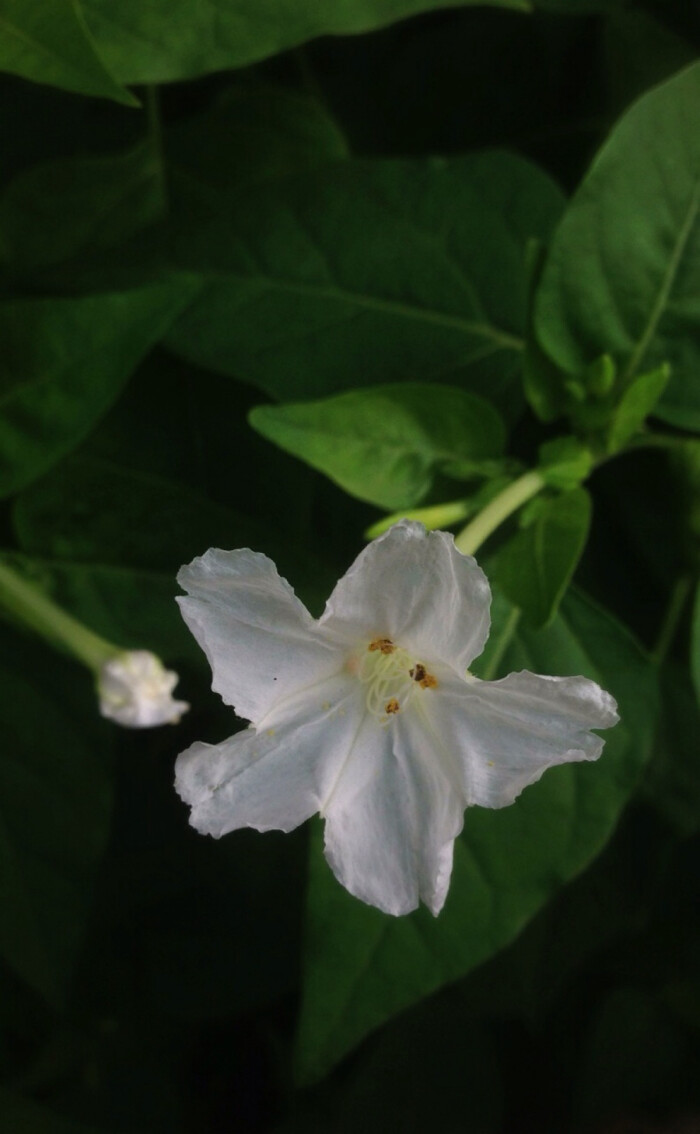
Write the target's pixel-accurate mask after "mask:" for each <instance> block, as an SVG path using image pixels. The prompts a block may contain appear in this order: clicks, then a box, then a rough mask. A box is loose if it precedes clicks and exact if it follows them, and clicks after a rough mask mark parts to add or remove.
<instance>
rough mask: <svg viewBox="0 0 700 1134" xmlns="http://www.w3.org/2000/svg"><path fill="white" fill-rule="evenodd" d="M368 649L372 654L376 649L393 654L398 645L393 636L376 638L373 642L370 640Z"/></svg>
mask: <svg viewBox="0 0 700 1134" xmlns="http://www.w3.org/2000/svg"><path fill="white" fill-rule="evenodd" d="M367 649H368V650H369V652H370V653H371V654H372V653H374V651H375V650H380V651H381V653H383V654H393V652H394V650H395V649H396V646H395V645H394V643H393V642H392V640H391V638H375V639H374V641H373V642H370V644H369V646H368V647H367Z"/></svg>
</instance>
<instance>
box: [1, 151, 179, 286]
mask: <svg viewBox="0 0 700 1134" xmlns="http://www.w3.org/2000/svg"><path fill="white" fill-rule="evenodd" d="M163 207H164V194H163V177H162V167H161V164H160V161H159V156H158V153H157V152H156V150H155V149H154V147H153V146H152V145H151V144H150V143H140V144H139V145H137V146H135V147H133V148H132V149H130V150H128V151H126V152H125V153H119V154H110V155H108V156H105V157H82V158H64V159H62V160H60V161H55V162H50V163H47V164H45V165H39V166H33V167H32V168H31V169H28V170H25V171H23V172H22V173H20V174H19V175H18V176H17V177H15V178H14V180H13V181H11V182H10V184H9V185H8V186H7V187H6V188H5V189H4V191H3V193H2V195H1V196H0V256H1V258H2V260H3V261H4V262H5V263H6V264H7V266H8V268H10V270H14V271H17V270H20V271H26V270H28V269H33V268H45V267H48V266H50V265H53V264H58V263H61V262H62V261H63V260H69V259H72V258H73V257H75V256H78V255H80V254H81V253H83V252H103V251H104V250H105V249H108V248H111V247H112V246H113V245H115V244H119V243H121V242H122V241H124V240H126V239H127V238H128V237H130V236H132V235H133V234H134V233H135V232H138V231H139V230H140V229H142V228H144V227H145V226H146V225H147V224H149V223H150V222H151V221H153V220H154V219H155V218H156V217H157V216H158V215H159V213H160V212H161V211H162V209H163Z"/></svg>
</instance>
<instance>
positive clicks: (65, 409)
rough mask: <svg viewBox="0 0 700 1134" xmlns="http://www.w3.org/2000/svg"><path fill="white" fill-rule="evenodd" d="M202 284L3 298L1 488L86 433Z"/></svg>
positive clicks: (186, 281)
mask: <svg viewBox="0 0 700 1134" xmlns="http://www.w3.org/2000/svg"><path fill="white" fill-rule="evenodd" d="M197 286H198V284H197V281H196V280H193V279H192V278H188V277H186V276H179V277H174V279H173V280H172V281H171V282H168V283H165V284H159V285H156V286H153V287H148V288H140V289H137V290H134V291H128V292H114V293H108V294H105V295H95V296H86V297H84V298H78V299H24V300H16V301H7V302H4V303H0V338H1V339H2V357H1V358H0V496H6V495H9V494H10V493H13V492H16V491H17V490H18V489H19V488H22V487H23V486H24V485H26V484H29V483H30V482H31V481H32V480H34V479H35V478H36V477H38V476H40V475H41V474H42V473H44V472H46V470H47V469H49V468H50V467H51V466H52V465H53V464H54V463H55V462H56V461H57V460H58V459H59V458H60V457H62V456H63V455H64V454H65V453H67V452H69V451H70V450H71V449H72V448H73V447H74V446H75V445H77V444H78V442H79V441H81V440H82V439H83V437H85V436H86V435H87V433H88V432H89V431H90V429H92V427H93V426H94V425H95V423H96V422H97V421H98V419H99V418H100V417H101V416H102V414H104V413H105V411H106V410H107V409H109V407H110V406H111V405H112V404H113V403H114V402H115V401H116V399H117V397H118V395H119V393H120V392H121V390H122V389H123V387H124V385H125V383H126V381H127V379H128V378H129V376H130V375H131V373H132V371H133V370H134V369H135V367H136V365H137V363H138V362H139V361H140V360H141V358H142V357H143V356H144V355H145V354H146V352H147V351H148V349H149V348H150V347H151V346H152V345H153V343H155V342H157V341H158V339H159V338H160V337H161V336H162V335H163V333H164V332H165V330H166V328H167V327H168V325H169V324H170V322H171V321H172V320H173V319H174V317H175V315H176V314H177V312H178V311H180V310H181V309H182V307H183V306H184V305H185V303H186V302H187V301H188V299H190V298H191V297H192V295H193V294H194V291H195V290H196V288H197Z"/></svg>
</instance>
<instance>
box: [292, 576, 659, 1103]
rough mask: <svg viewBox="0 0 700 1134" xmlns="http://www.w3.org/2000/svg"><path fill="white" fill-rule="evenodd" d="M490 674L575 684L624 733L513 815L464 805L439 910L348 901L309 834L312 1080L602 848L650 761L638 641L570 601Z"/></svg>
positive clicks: (508, 933)
mask: <svg viewBox="0 0 700 1134" xmlns="http://www.w3.org/2000/svg"><path fill="white" fill-rule="evenodd" d="M509 615H510V611H509V608H508V606H507V604H506V603H504V602H502V601H500V600H499V601H498V602H497V603H495V604H494V609H493V629H492V634H491V639H490V641H489V644H488V647H487V650H486V651H485V653H484V655H483V656H482V658H481V659H479V662H478V664H477V665H476V666H475V667H474V669H475V670H476V671H478V673H482V672H484V668H485V667H488V665H489V659H490V657H491V656H492V655H493V654H494V653H497V652H498V651H499V649H500V646H501V643H500V638H501V635H503V634H506V635H508V634H509V633H510V631H511V630H512V619H511V618H510V617H509ZM509 643H510V644H509V646H508V649H507V651H506V653H505V659H504V663H503V665H502V666H499V671H498V672H499V674H500V673H507V672H508V671H510V670H518V669H523V668H526V669H529V670H532V671H535V672H539V673H549V674H578V673H583V674H586V675H587V676H589V677H592V678H594V679H595V680H597V681H599V682H600V683H601V684H602V685H603V686H604V687H605V688H606V689H609V690H610V691H611V692H612V693H613V694H614V696H615V697H616V698H617V701H618V705H619V708H620V714H621V718H622V719H621V722H620V724H618V725H617V726H616V727H615V728H614V729H612V730H610V732H608V733H607V734H606V744H605V749H604V751H603V754H602V756H601V758H600V760H599V761H598V762H597V763H595V764H589V765H586V764H572V765H567V766H562V767H560V768H556V769H553V770H550V771H549V772H547V773H546V775H545V776H543V778H542V779H541V780H540V781H539V783H537V784H535V785H533V786H532V787H529V788H527V790H526V791H525V792H524V793H523V795H522V796H521V797H520V798H519V799H518V800H517V801H516V802H515V803H514V804H513V805H512V806H511V807H506V808H503V809H502V810H498V811H490V810H487V809H481V808H474V809H473V810H471V811H469V812H467V816H466V822H465V829H464V833H463V835H462V836H461V838H460V839H459V840H458V841H457V844H456V847H455V851H456V853H455V865H454V873H453V877H452V884H451V888H450V894H449V896H448V899H447V904H446V906H445V909H444V910H443V912H442V913H441V914H440V916H439V917H438V918H432V917H431V916H430V914H428V913H427V912H426V911H425V910H423V909H421V910H419V911H417V912H416V913H414V914H411V915H410V916H408V917H404V918H390V917H386V916H384V915H383V914H381V913H380V912H379V911H377V910H374V909H372V908H371V907H369V906H365V905H363V904H362V903H361V902H358V901H356V900H354V899H353V898H351V897H350V895H348V894H347V893H346V892H345V890H343V888H342V887H341V886H339V885H338V883H337V882H336V880H335V878H334V877H333V875H332V874H331V871H330V869H329V868H328V866H327V864H326V863H325V860H324V859H323V857H322V853H321V843H322V840H321V829H320V824H319V825H318V827H317V828H316V830H315V833H314V847H313V853H312V857H311V874H310V881H309V893H308V899H307V920H306V955H305V967H304V995H303V1003H302V1011H301V1021H300V1029H299V1036H298V1049H297V1057H298V1071H299V1076H300V1078H301V1079H302V1080H304V1081H310V1080H314V1079H317V1078H320V1077H321V1076H322V1075H324V1074H325V1073H326V1072H327V1071H328V1070H329V1069H330V1068H331V1067H332V1066H333V1065H334V1064H335V1063H336V1062H337V1061H338V1060H339V1059H340V1058H342V1056H343V1055H344V1054H345V1053H346V1052H348V1051H350V1050H351V1049H352V1048H353V1047H355V1046H356V1045H357V1044H358V1043H359V1042H360V1040H361V1039H362V1038H363V1037H364V1036H365V1035H367V1033H368V1032H370V1031H372V1030H373V1029H374V1028H376V1027H378V1025H379V1024H381V1023H382V1022H383V1021H384V1020H387V1019H389V1018H390V1017H391V1016H393V1015H395V1014H396V1013H397V1012H399V1011H401V1010H402V1009H404V1008H406V1007H408V1006H409V1005H410V1004H413V1003H415V1002H416V1001H418V1000H419V999H421V998H422V997H425V996H427V995H428V994H429V993H430V992H432V991H434V990H435V989H436V988H439V987H440V986H442V985H444V984H446V983H448V982H449V981H454V980H456V979H458V978H459V977H461V976H463V975H464V974H466V973H467V972H469V971H470V970H471V969H473V968H475V966H476V965H478V964H480V963H481V962H482V961H484V960H486V959H487V958H488V957H490V956H492V955H493V954H494V953H495V952H496V951H497V950H498V949H500V948H502V947H503V946H504V945H506V944H507V943H508V942H509V941H511V940H513V938H514V937H515V936H516V934H517V933H518V932H519V931H520V930H521V929H522V927H523V926H524V925H525V924H526V923H527V922H528V921H529V920H530V918H532V917H533V915H534V914H535V913H536V912H537V910H538V909H540V908H541V907H542V906H543V905H544V904H545V903H546V902H547V900H548V899H549V898H550V896H551V895H552V894H553V893H554V892H555V891H556V890H557V889H558V887H559V886H561V885H562V884H563V883H564V882H566V881H568V880H569V879H570V878H572V877H574V876H575V875H576V874H578V873H579V872H580V871H581V870H582V869H583V868H584V867H585V866H586V865H587V863H589V862H590V861H591V860H592V859H593V858H594V857H595V856H596V855H597V854H598V853H599V851H600V850H601V849H602V847H603V846H604V845H605V843H606V841H607V840H608V838H609V837H610V835H611V833H612V831H613V830H614V828H615V825H616V823H617V820H618V816H619V814H620V811H621V809H622V808H623V806H624V804H625V802H626V800H627V798H628V796H629V794H630V792H631V790H632V788H633V787H634V785H635V783H636V781H637V779H638V776H639V773H640V770H641V767H642V765H643V763H644V761H645V759H646V757H647V755H648V752H649V747H650V743H651V739H652V734H653V728H654V717H655V709H656V679H655V674H654V671H653V669H652V667H651V666H650V665H649V664H648V662H646V660H645V659H644V657H643V656H642V654H641V652H640V650H639V649H638V647H637V646H636V644H635V643H634V641H633V640H632V639H631V638H630V637H629V636H628V634H627V633H626V632H625V630H624V629H623V628H622V627H621V626H620V625H619V623H617V622H615V621H614V620H613V619H612V618H610V617H609V616H608V615H607V614H604V613H603V612H602V611H601V610H600V609H599V608H597V607H595V606H594V605H593V604H592V603H590V602H589V601H587V600H586V599H584V598H582V597H581V596H578V595H571V596H569V597H568V598H567V600H566V603H565V604H564V606H563V613H561V614H560V615H559V616H558V618H557V619H556V620H555V621H554V622H553V623H552V625H551V626H550V627H549V628H548V629H546V630H541V631H537V632H533V631H528V630H525V629H522V628H519V629H518V631H517V632H516V634H515V635H514V636H513V637H512V638H510V639H509Z"/></svg>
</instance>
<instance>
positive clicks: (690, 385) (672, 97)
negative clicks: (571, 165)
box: [535, 64, 700, 429]
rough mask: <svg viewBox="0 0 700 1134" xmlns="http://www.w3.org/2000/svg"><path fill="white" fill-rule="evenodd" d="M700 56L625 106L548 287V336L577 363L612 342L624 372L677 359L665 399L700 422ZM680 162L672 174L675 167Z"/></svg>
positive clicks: (673, 416)
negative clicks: (699, 122) (699, 125)
mask: <svg viewBox="0 0 700 1134" xmlns="http://www.w3.org/2000/svg"><path fill="white" fill-rule="evenodd" d="M699 114H700V64H696V65H694V66H692V67H689V68H688V69H687V70H686V71H683V72H681V73H680V74H679V75H677V76H675V77H674V78H673V79H671V80H670V81H669V82H667V83H664V84H662V85H661V86H659V87H657V88H656V89H654V90H652V91H650V92H649V94H646V95H645V96H644V97H643V98H641V99H640V100H639V101H638V102H637V103H635V104H634V105H633V106H632V108H631V109H630V110H629V111H628V112H627V113H626V114H625V115H624V117H623V118H622V119H621V121H620V122H619V124H618V125H617V126H616V127H615V129H614V130H613V132H612V134H611V136H610V138H609V140H608V141H607V143H606V144H605V145H604V146H603V148H602V150H601V151H600V153H599V154H598V156H597V157H596V159H595V161H594V163H593V165H592V167H591V169H590V171H589V173H588V174H587V176H586V177H585V179H584V181H583V183H582V185H581V187H580V188H579V190H578V192H577V193H576V194H575V196H574V198H573V200H572V201H571V204H570V206H569V208H568V209H567V211H566V213H565V215H564V218H563V220H562V222H561V225H560V226H559V229H558V230H557V233H556V235H555V237H554V240H553V242H552V246H551V250H550V255H549V259H548V262H547V264H546V266H545V269H544V273H543V276H542V281H541V284H540V287H539V289H538V293H537V299H536V311H535V314H536V326H537V333H538V336H539V340H540V342H541V344H542V346H543V347H544V349H545V350H546V352H547V353H548V354H549V355H550V357H551V358H552V359H553V360H554V361H555V362H556V363H557V364H558V365H559V366H560V367H561V368H562V369H563V370H565V371H567V372H568V373H569V374H572V375H576V374H580V373H581V372H582V371H583V370H584V369H585V368H586V366H587V365H588V363H589V362H590V361H591V360H592V359H593V358H596V357H597V356H598V355H600V354H601V353H608V354H610V355H612V357H613V358H614V360H615V361H616V362H617V364H618V367H619V370H620V373H621V375H622V379H623V381H625V382H626V381H629V380H630V379H631V378H633V377H634V376H635V375H637V374H638V373H639V371H640V370H641V369H650V368H655V367H658V366H660V365H661V364H663V363H664V362H667V361H668V362H669V363H670V365H671V373H672V379H671V381H670V383H669V385H668V387H667V389H666V391H665V393H664V394H663V396H662V398H661V401H660V402H659V404H658V405H657V406H656V409H655V412H656V414H657V415H658V416H660V417H662V418H663V419H664V420H666V421H669V422H671V423H673V424H676V425H679V426H681V427H690V428H695V429H700V383H698V381H697V374H698V367H699V366H700V348H699V346H698V344H699V343H700V335H699V330H700V300H699V299H698V296H699V295H700V268H699V267H698V265H699V264H700V136H699V135H698V131H697V130H696V129H695V123H696V121H697V118H698V115H699ZM670 170H672V171H673V174H672V176H669V171H670Z"/></svg>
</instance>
